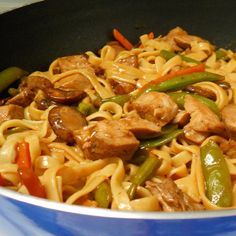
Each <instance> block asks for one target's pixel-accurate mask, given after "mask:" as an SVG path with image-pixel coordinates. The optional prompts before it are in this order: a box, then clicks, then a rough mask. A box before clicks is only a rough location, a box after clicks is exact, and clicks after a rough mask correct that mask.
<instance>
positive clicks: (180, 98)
mask: <svg viewBox="0 0 236 236" xmlns="http://www.w3.org/2000/svg"><path fill="white" fill-rule="evenodd" d="M168 95H169V96H170V97H171V98H172V99H173V101H174V102H175V103H176V104H177V105H178V107H179V108H181V109H183V107H184V101H185V96H186V95H191V96H193V97H195V98H196V99H197V100H198V101H200V102H201V103H203V104H204V105H206V106H208V107H209V108H210V109H211V110H212V111H213V112H215V114H217V115H218V116H219V117H220V115H221V114H220V110H219V108H218V106H217V105H216V103H215V102H214V101H212V100H211V99H208V98H206V97H203V96H201V95H198V94H191V93H187V92H171V93H168Z"/></svg>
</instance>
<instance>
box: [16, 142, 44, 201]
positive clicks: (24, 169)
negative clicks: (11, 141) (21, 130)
mask: <svg viewBox="0 0 236 236" xmlns="http://www.w3.org/2000/svg"><path fill="white" fill-rule="evenodd" d="M16 163H17V165H18V173H19V175H20V180H21V182H22V184H24V185H25V187H26V188H27V189H28V191H29V193H30V194H31V195H33V196H36V197H41V198H45V197H46V191H45V188H44V186H43V185H42V184H41V182H40V180H39V178H38V176H37V175H36V174H35V173H34V171H33V168H32V164H31V157H30V150H29V143H27V142H25V141H24V142H20V143H17V144H16Z"/></svg>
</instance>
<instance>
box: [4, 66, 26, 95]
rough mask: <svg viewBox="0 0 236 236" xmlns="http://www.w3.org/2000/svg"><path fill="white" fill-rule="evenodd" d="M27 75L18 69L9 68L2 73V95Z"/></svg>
mask: <svg viewBox="0 0 236 236" xmlns="http://www.w3.org/2000/svg"><path fill="white" fill-rule="evenodd" d="M26 74H27V73H26V72H25V71H24V70H22V69H21V68H18V67H8V68H7V69H5V70H3V71H1V72H0V93H1V92H3V91H4V90H5V89H6V88H8V87H9V86H10V85H11V84H12V83H14V82H15V81H16V80H18V79H20V78H22V77H23V76H25V75H26Z"/></svg>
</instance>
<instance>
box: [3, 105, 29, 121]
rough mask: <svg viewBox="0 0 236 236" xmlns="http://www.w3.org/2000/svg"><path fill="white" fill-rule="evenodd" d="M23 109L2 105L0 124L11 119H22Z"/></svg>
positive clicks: (16, 106)
mask: <svg viewBox="0 0 236 236" xmlns="http://www.w3.org/2000/svg"><path fill="white" fill-rule="evenodd" d="M23 118H24V108H23V107H21V106H18V105H13V104H10V105H4V106H0V124H1V123H2V122H4V121H7V120H11V119H23Z"/></svg>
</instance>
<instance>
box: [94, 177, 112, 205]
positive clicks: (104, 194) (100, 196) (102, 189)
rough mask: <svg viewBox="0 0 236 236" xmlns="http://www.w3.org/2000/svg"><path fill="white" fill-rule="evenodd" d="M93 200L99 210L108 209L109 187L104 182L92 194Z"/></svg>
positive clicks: (109, 199) (110, 197) (110, 195)
mask: <svg viewBox="0 0 236 236" xmlns="http://www.w3.org/2000/svg"><path fill="white" fill-rule="evenodd" d="M94 199H95V201H96V202H97V204H98V206H99V207H101V208H108V207H109V206H110V204H111V200H112V193H111V187H110V185H109V184H108V183H107V182H106V181H104V182H102V183H101V184H99V185H98V186H97V188H96V189H95V193H94Z"/></svg>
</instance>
